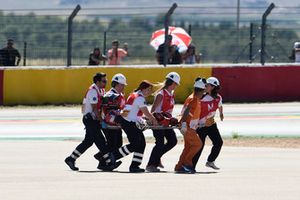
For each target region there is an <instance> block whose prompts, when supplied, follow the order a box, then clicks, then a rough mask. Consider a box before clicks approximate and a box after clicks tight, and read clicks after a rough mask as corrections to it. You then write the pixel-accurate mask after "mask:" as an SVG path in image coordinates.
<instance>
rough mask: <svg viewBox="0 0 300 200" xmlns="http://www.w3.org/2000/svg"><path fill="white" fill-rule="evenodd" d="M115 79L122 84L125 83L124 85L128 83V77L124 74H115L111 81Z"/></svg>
mask: <svg viewBox="0 0 300 200" xmlns="http://www.w3.org/2000/svg"><path fill="white" fill-rule="evenodd" d="M113 81H116V82H117V83H120V84H124V85H127V83H126V77H125V76H124V75H123V74H120V73H119V74H115V75H114V76H113V77H112V79H111V82H113Z"/></svg>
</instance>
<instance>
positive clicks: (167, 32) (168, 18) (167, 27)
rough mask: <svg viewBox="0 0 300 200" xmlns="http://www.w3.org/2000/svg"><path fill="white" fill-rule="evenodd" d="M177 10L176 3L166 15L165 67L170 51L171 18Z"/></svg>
mask: <svg viewBox="0 0 300 200" xmlns="http://www.w3.org/2000/svg"><path fill="white" fill-rule="evenodd" d="M176 8H177V4H176V3H174V4H173V5H172V7H171V8H170V9H169V10H168V12H167V14H166V15H165V45H164V66H166V65H167V63H168V53H169V52H168V50H169V44H168V43H167V38H168V34H169V22H170V17H171V15H172V14H173V12H174V10H175V9H176Z"/></svg>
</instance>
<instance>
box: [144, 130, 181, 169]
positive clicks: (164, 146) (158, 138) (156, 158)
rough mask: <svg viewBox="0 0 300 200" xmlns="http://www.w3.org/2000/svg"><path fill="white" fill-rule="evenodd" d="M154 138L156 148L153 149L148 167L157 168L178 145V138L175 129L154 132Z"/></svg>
mask: <svg viewBox="0 0 300 200" xmlns="http://www.w3.org/2000/svg"><path fill="white" fill-rule="evenodd" d="M153 136H154V137H155V146H154V147H153V149H152V152H151V155H150V159H149V162H148V165H154V166H155V167H157V166H158V165H159V163H160V158H161V157H162V156H163V155H164V154H165V153H167V152H168V151H170V150H171V149H172V148H173V147H174V146H175V145H176V144H177V138H176V134H175V132H174V130H173V129H166V130H153ZM165 138H166V140H167V142H166V143H165Z"/></svg>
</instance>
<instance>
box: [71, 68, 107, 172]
mask: <svg viewBox="0 0 300 200" xmlns="http://www.w3.org/2000/svg"><path fill="white" fill-rule="evenodd" d="M93 82H94V83H93V84H92V85H91V86H90V87H89V89H88V91H87V92H86V95H85V97H84V99H83V106H82V114H83V119H82V121H83V124H84V126H85V130H86V134H85V137H84V139H83V141H82V142H81V143H80V144H79V145H78V146H77V147H76V148H75V150H74V151H73V152H72V154H71V155H70V156H68V157H67V158H66V159H65V163H66V164H67V165H68V166H69V167H70V168H71V169H72V170H75V171H77V170H79V169H78V168H77V167H76V166H75V161H76V159H77V158H79V157H80V156H81V155H82V154H83V153H84V152H85V151H86V150H87V149H88V148H90V147H91V146H92V145H93V143H95V144H96V146H97V147H98V149H99V151H100V152H101V153H103V154H104V153H107V152H108V149H107V145H106V140H105V137H104V135H103V133H102V131H101V125H100V120H101V115H100V113H101V104H102V97H103V95H104V94H105V89H104V88H105V86H106V82H107V79H106V74H105V73H97V74H95V75H94V77H93Z"/></svg>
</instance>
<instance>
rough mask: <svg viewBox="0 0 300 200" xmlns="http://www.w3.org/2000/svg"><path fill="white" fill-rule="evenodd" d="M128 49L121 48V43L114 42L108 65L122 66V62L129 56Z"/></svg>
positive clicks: (109, 52)
mask: <svg viewBox="0 0 300 200" xmlns="http://www.w3.org/2000/svg"><path fill="white" fill-rule="evenodd" d="M125 48H127V49H122V48H119V41H118V40H114V41H113V42H112V48H111V49H110V50H108V64H109V65H120V64H121V60H122V59H123V58H124V57H126V56H127V55H128V53H127V51H128V45H127V47H126V46H125Z"/></svg>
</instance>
